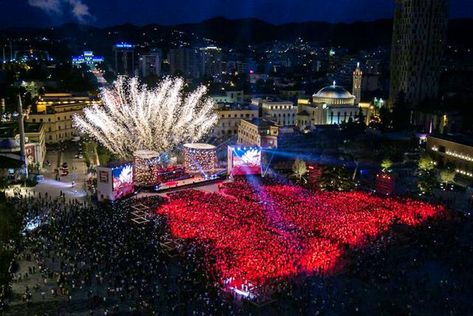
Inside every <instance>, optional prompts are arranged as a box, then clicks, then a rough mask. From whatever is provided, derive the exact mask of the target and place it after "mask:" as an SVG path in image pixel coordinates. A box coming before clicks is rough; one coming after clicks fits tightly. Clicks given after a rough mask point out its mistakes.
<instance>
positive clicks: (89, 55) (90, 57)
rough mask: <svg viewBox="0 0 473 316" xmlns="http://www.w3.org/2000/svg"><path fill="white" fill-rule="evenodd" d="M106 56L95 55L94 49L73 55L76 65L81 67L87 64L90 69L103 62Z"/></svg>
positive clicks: (73, 62) (73, 61)
mask: <svg viewBox="0 0 473 316" xmlns="http://www.w3.org/2000/svg"><path fill="white" fill-rule="evenodd" d="M103 62H104V58H103V57H102V56H95V55H94V52H92V51H84V53H83V54H82V55H79V56H72V65H73V66H74V67H78V68H79V67H81V66H82V65H85V66H87V67H89V68H90V69H95V68H96V67H97V66H98V65H100V64H103Z"/></svg>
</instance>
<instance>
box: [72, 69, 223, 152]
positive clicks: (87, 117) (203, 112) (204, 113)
mask: <svg viewBox="0 0 473 316" xmlns="http://www.w3.org/2000/svg"><path fill="white" fill-rule="evenodd" d="M183 88H184V80H183V79H180V78H177V79H174V78H166V79H164V80H163V81H162V82H161V83H160V84H159V86H158V87H157V88H153V89H151V88H148V87H146V86H144V85H140V84H139V82H138V80H137V79H135V78H131V79H129V78H124V77H120V78H119V79H118V80H117V81H116V82H115V84H114V85H113V86H112V87H110V88H105V89H103V90H102V92H101V99H102V101H103V106H97V105H95V106H92V107H90V108H86V109H84V115H83V116H79V115H76V116H74V125H75V126H76V127H77V128H78V129H79V130H80V131H81V132H83V133H85V134H88V135H89V136H91V137H93V138H95V139H96V140H97V141H98V142H100V143H101V144H102V145H103V146H105V147H106V148H107V149H109V150H110V151H111V152H112V153H114V154H116V155H118V156H119V157H120V158H122V159H131V158H132V156H133V152H135V151H137V150H143V149H144V150H152V151H157V152H168V151H170V150H173V149H175V148H176V146H177V145H179V144H181V143H183V142H196V141H198V140H199V139H201V138H202V137H203V136H204V135H205V134H206V133H207V132H209V131H210V129H211V128H212V126H213V125H214V124H215V123H216V122H217V115H216V114H215V113H214V112H213V109H214V105H215V103H214V101H213V100H212V99H210V98H207V97H205V93H206V88H205V87H204V86H200V87H198V88H197V89H196V90H194V91H192V92H190V93H186V94H184V93H183Z"/></svg>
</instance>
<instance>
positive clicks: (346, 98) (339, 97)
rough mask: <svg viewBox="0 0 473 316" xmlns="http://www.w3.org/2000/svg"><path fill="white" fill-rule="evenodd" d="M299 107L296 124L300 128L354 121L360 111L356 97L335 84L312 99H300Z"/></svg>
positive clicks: (321, 90) (323, 89)
mask: <svg viewBox="0 0 473 316" xmlns="http://www.w3.org/2000/svg"><path fill="white" fill-rule="evenodd" d="M298 107H299V112H298V113H297V115H296V124H297V126H299V127H300V128H307V127H311V126H314V125H331V124H341V123H343V122H348V121H350V120H353V121H354V120H355V119H356V116H357V115H358V113H359V111H360V107H359V106H358V105H356V104H355V96H353V95H352V94H351V93H350V92H348V91H347V90H345V88H343V87H341V86H337V85H336V84H335V83H334V84H333V85H331V86H327V87H325V88H322V89H320V90H319V92H317V93H316V94H314V95H313V96H312V98H311V99H303V98H301V99H299V100H298Z"/></svg>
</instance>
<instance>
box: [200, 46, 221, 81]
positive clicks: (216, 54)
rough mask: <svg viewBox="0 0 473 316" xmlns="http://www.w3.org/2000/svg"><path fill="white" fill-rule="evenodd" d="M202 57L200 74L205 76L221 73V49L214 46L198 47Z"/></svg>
mask: <svg viewBox="0 0 473 316" xmlns="http://www.w3.org/2000/svg"><path fill="white" fill-rule="evenodd" d="M200 54H201V58H202V63H201V66H202V70H201V74H202V75H205V76H210V77H213V76H217V75H221V74H222V71H223V62H222V49H221V48H218V47H215V46H208V47H203V48H200Z"/></svg>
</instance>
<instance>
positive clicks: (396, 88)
mask: <svg viewBox="0 0 473 316" xmlns="http://www.w3.org/2000/svg"><path fill="white" fill-rule="evenodd" d="M448 10H449V1H448V0H397V1H396V11H395V16H394V29H393V39H392V49H391V91H390V102H389V104H390V105H391V106H393V105H394V103H395V101H396V99H397V98H398V97H399V96H400V95H401V94H402V95H403V96H404V100H405V102H406V103H407V104H409V105H411V106H416V105H417V104H419V103H420V102H422V101H424V100H428V99H435V98H437V96H438V87H439V79H440V70H441V68H440V67H441V60H442V56H443V53H444V48H445V43H446V36H447V27H448Z"/></svg>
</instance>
